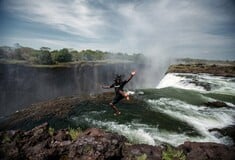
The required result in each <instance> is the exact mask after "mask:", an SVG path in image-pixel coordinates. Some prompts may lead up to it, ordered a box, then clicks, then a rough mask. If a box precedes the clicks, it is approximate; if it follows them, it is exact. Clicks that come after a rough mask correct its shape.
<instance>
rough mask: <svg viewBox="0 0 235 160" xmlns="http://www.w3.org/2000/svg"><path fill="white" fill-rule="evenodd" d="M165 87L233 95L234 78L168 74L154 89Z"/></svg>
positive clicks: (234, 91) (234, 87)
mask: <svg viewBox="0 0 235 160" xmlns="http://www.w3.org/2000/svg"><path fill="white" fill-rule="evenodd" d="M166 87H174V88H181V89H188V90H195V91H199V92H211V93H222V94H230V95H235V78H234V77H222V76H212V75H209V74H190V73H168V74H166V75H165V77H164V78H163V79H162V80H161V81H160V83H159V84H158V85H157V87H156V88H158V89H160V88H166Z"/></svg>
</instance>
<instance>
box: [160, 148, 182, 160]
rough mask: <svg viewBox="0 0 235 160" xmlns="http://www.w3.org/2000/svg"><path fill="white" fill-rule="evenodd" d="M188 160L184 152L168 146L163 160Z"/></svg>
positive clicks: (163, 154)
mask: <svg viewBox="0 0 235 160" xmlns="http://www.w3.org/2000/svg"><path fill="white" fill-rule="evenodd" d="M175 159H177V160H186V156H185V155H184V153H183V151H181V150H177V149H174V148H173V147H171V146H169V145H168V146H167V148H166V150H165V151H163V153H162V160H175Z"/></svg>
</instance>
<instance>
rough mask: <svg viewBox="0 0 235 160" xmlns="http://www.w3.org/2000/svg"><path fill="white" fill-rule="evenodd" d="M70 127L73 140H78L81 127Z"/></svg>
mask: <svg viewBox="0 0 235 160" xmlns="http://www.w3.org/2000/svg"><path fill="white" fill-rule="evenodd" d="M68 129H69V135H70V136H71V138H72V140H76V139H77V138H78V136H79V134H80V133H81V130H80V129H79V128H77V129H74V128H70V127H69V128H68Z"/></svg>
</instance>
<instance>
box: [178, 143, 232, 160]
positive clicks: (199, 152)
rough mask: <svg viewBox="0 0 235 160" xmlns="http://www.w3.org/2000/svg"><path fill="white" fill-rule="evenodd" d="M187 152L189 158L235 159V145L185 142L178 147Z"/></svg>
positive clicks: (189, 159)
mask: <svg viewBox="0 0 235 160" xmlns="http://www.w3.org/2000/svg"><path fill="white" fill-rule="evenodd" d="M178 148H179V149H182V150H183V151H184V153H185V154H186V157H187V158H186V159H187V160H205V159H207V160H215V159H216V160H233V159H234V157H235V147H229V146H225V145H223V144H217V143H198V142H185V143H184V144H182V145H180V146H179V147H178Z"/></svg>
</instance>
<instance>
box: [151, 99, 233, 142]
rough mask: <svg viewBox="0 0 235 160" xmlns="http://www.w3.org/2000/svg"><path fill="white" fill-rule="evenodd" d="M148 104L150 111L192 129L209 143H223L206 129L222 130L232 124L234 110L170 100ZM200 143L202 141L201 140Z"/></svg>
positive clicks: (152, 101)
mask: <svg viewBox="0 0 235 160" xmlns="http://www.w3.org/2000/svg"><path fill="white" fill-rule="evenodd" d="M148 103H150V104H151V106H152V110H157V111H160V112H162V113H164V114H167V115H169V116H171V117H174V118H176V119H179V120H181V121H183V122H185V123H187V124H189V125H190V126H192V127H194V128H195V129H196V130H197V131H198V132H199V133H200V134H201V135H203V136H204V137H205V138H204V140H207V141H209V142H216V143H225V142H224V141H223V139H219V138H218V137H216V136H215V135H213V134H212V133H210V132H209V131H208V129H212V128H223V127H225V126H228V125H231V124H233V123H234V120H233V115H234V114H235V111H234V110H229V109H224V108H222V109H212V108H207V107H203V106H200V107H197V106H194V105H190V104H187V103H185V102H183V101H179V100H174V99H170V98H160V99H159V100H148ZM182 137H183V139H184V138H185V137H184V136H182ZM192 138H193V137H190V139H192ZM185 140H186V139H185ZM197 140H200V139H197ZM200 141H203V138H202V139H201V140H200Z"/></svg>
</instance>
